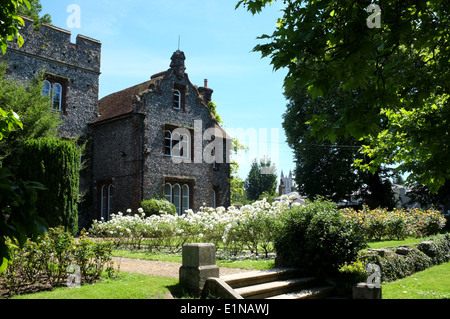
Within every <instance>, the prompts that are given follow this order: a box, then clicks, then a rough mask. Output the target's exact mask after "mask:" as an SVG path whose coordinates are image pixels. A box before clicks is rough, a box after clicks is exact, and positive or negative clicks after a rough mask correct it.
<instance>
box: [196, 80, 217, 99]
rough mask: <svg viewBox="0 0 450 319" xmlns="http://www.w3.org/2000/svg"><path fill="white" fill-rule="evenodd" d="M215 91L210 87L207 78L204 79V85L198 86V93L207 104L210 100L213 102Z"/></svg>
mask: <svg viewBox="0 0 450 319" xmlns="http://www.w3.org/2000/svg"><path fill="white" fill-rule="evenodd" d="M213 92H214V91H213V90H212V89H210V88H208V80H207V79H205V81H204V86H203V87H199V88H198V93H199V94H200V96H201V97H202V98H203V101H204V102H205V104H208V103H209V102H211V96H212V94H213Z"/></svg>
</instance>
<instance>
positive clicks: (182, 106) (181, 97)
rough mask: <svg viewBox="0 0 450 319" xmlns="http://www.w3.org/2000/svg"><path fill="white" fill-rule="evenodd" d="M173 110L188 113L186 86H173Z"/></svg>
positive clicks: (176, 84)
mask: <svg viewBox="0 0 450 319" xmlns="http://www.w3.org/2000/svg"><path fill="white" fill-rule="evenodd" d="M172 106H173V109H174V110H176V111H186V86H185V85H182V84H179V83H174V85H173V105H172Z"/></svg>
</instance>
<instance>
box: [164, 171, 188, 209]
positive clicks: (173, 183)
mask: <svg viewBox="0 0 450 319" xmlns="http://www.w3.org/2000/svg"><path fill="white" fill-rule="evenodd" d="M168 185H170V187H167V186H168ZM177 186H178V189H179V195H176V191H175V189H176V187H177ZM163 189H164V198H165V199H166V200H167V201H168V202H170V203H172V204H174V205H175V208H176V214H177V215H178V216H183V215H184V214H186V210H188V209H192V208H193V203H194V193H193V192H192V191H191V190H193V189H194V182H193V181H191V180H179V179H176V178H169V179H167V180H166V181H165V183H164V185H163ZM169 189H170V190H171V194H170V195H169V194H168V192H167V191H168V190H169ZM168 197H170V200H169V199H168ZM177 201H178V203H177Z"/></svg>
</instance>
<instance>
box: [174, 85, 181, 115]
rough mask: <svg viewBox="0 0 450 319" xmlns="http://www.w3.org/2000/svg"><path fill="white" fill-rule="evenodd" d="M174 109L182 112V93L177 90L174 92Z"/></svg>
mask: <svg viewBox="0 0 450 319" xmlns="http://www.w3.org/2000/svg"><path fill="white" fill-rule="evenodd" d="M173 109H174V110H177V111H179V110H181V92H180V90H177V89H174V90H173Z"/></svg>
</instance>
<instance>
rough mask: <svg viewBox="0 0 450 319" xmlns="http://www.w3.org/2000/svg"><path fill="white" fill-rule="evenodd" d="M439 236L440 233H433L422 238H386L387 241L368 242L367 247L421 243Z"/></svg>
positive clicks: (376, 247) (375, 247)
mask: <svg viewBox="0 0 450 319" xmlns="http://www.w3.org/2000/svg"><path fill="white" fill-rule="evenodd" d="M441 236H442V235H433V236H428V237H422V238H415V237H410V238H406V239H404V240H388V241H378V242H371V243H368V245H369V248H372V249H378V248H389V247H398V246H405V245H411V244H417V243H421V242H423V241H426V240H433V239H436V238H438V237H441Z"/></svg>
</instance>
